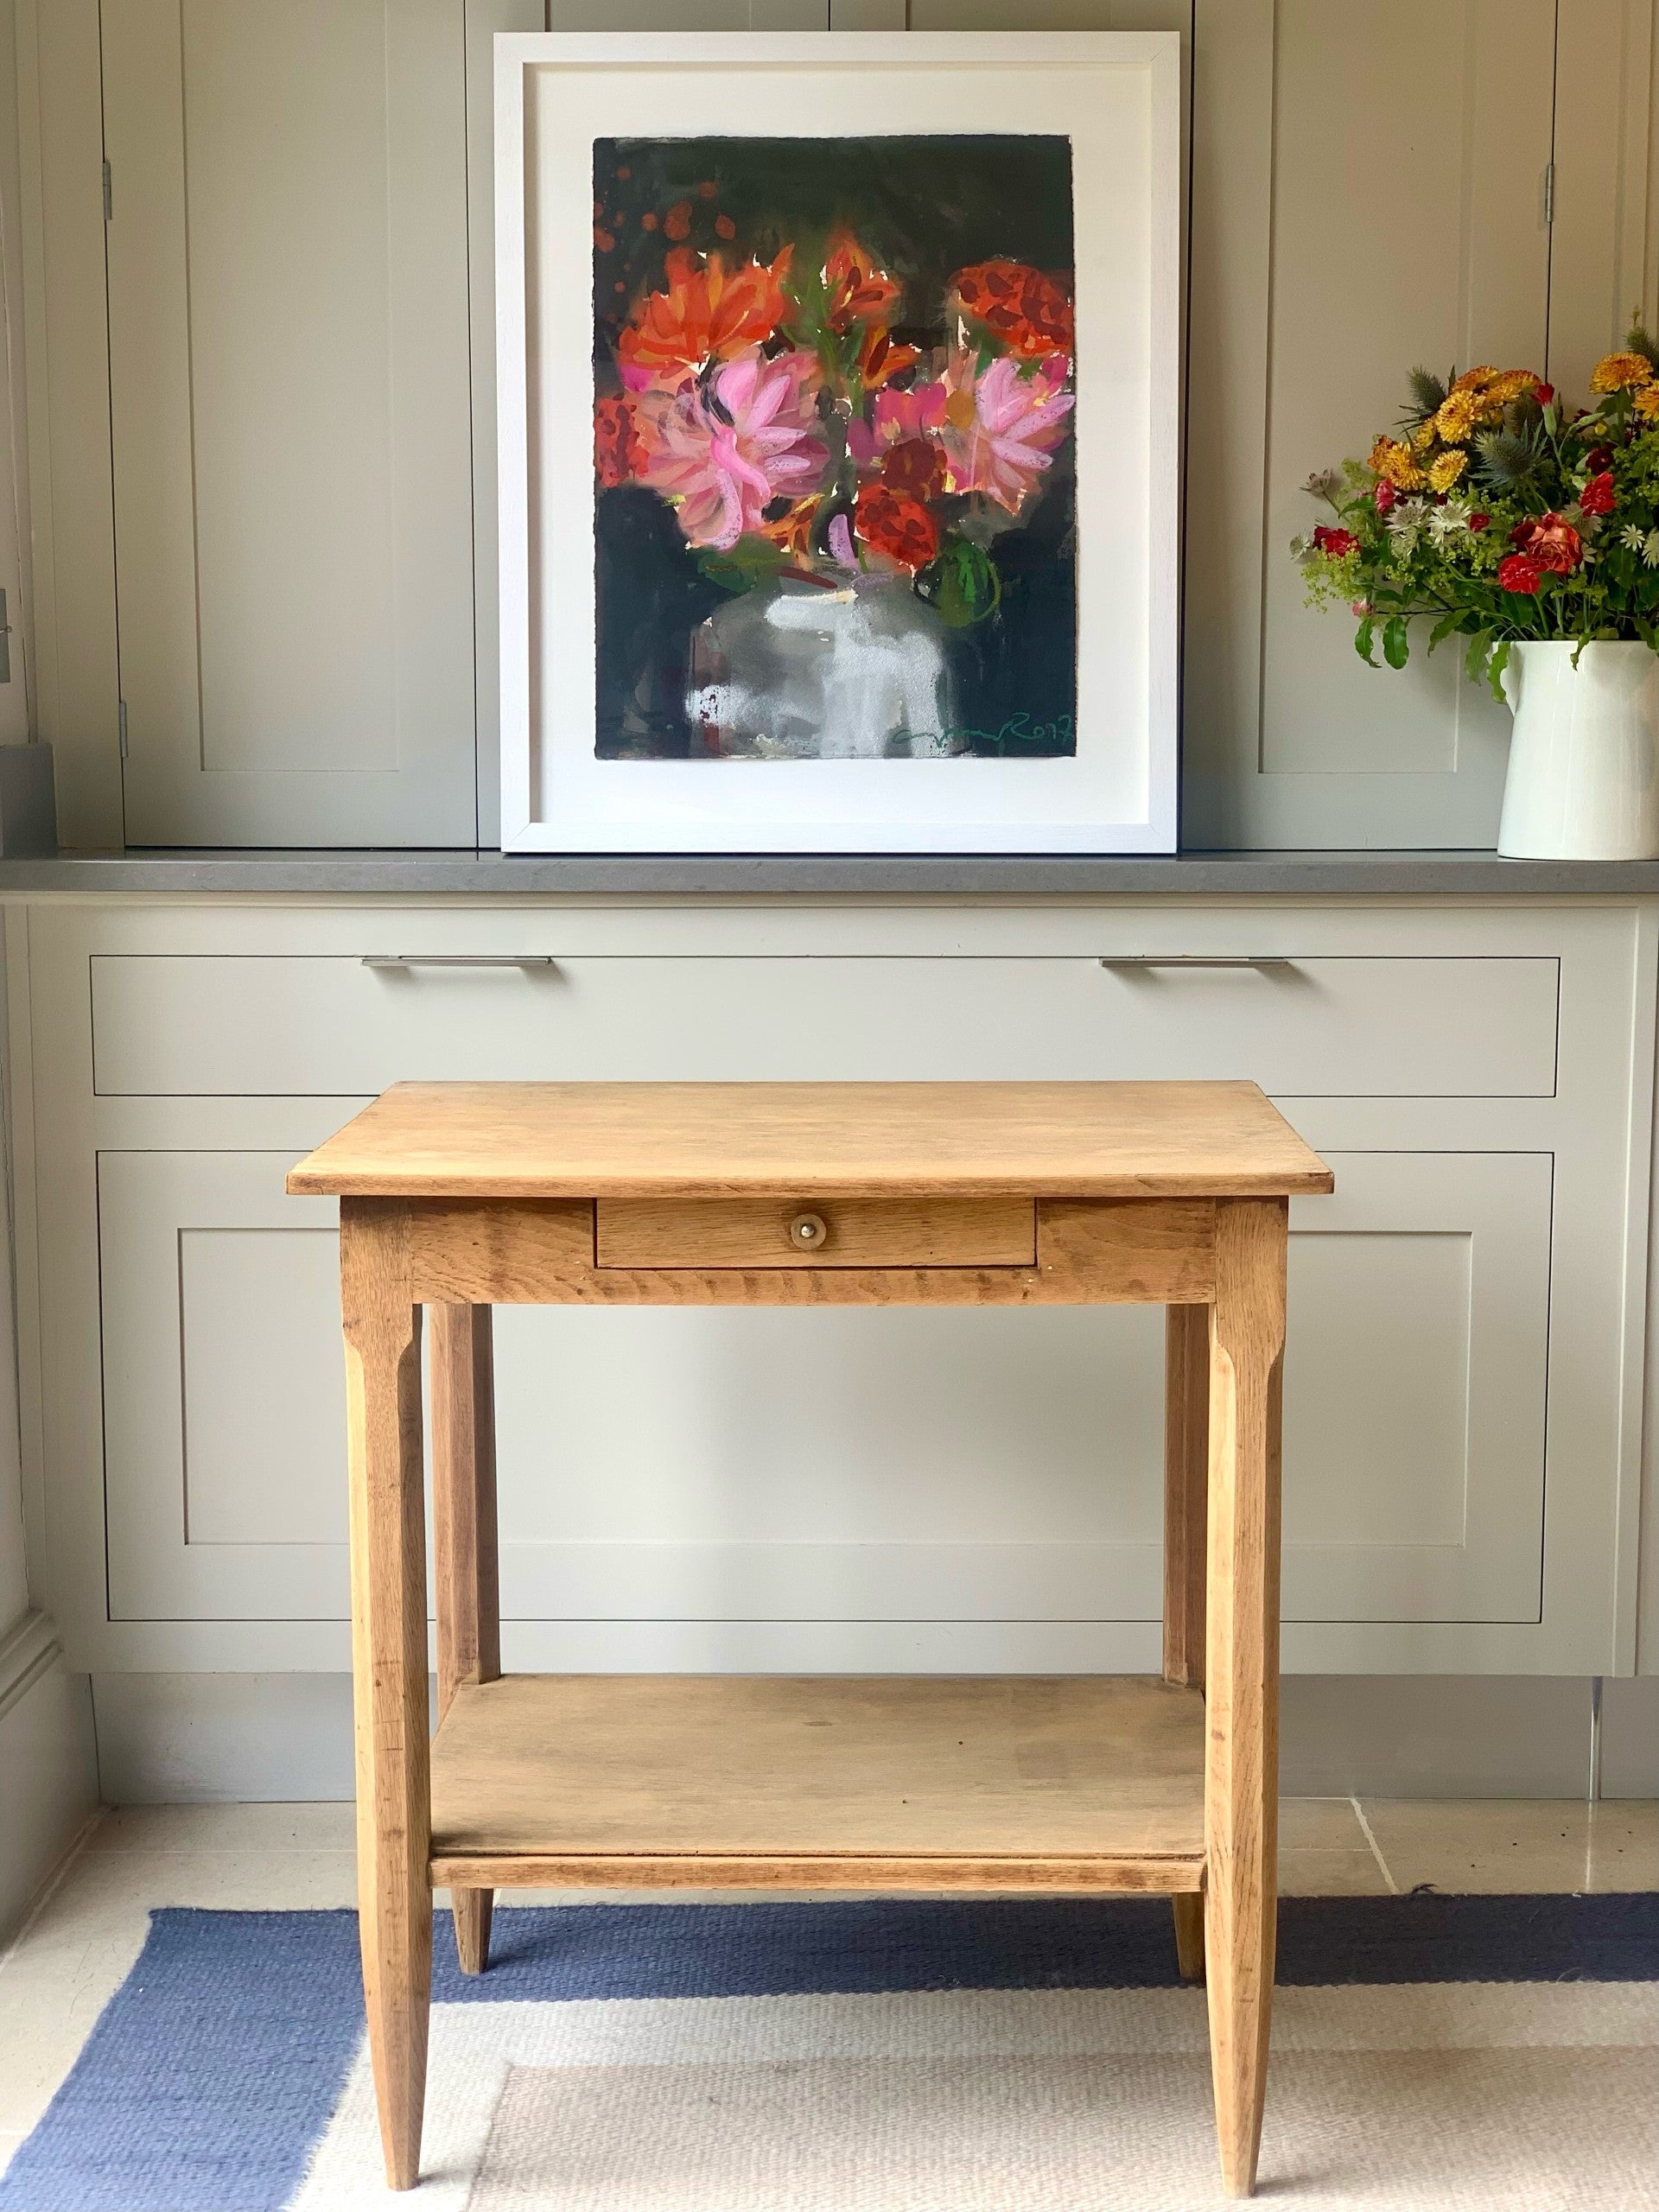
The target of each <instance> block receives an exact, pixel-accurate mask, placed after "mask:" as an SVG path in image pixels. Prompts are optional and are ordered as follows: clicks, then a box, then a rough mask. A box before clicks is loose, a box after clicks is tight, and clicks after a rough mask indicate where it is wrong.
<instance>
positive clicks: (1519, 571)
mask: <svg viewBox="0 0 1659 2212" xmlns="http://www.w3.org/2000/svg"><path fill="white" fill-rule="evenodd" d="M1543 581H1544V572H1543V570H1542V569H1541V568H1540V567H1539V565H1538V563H1537V562H1536V561H1535V560H1534V559H1533V557H1532V556H1531V555H1530V554H1529V553H1506V554H1505V555H1504V556H1503V559H1502V560H1501V561H1500V562H1499V563H1498V564H1497V588H1498V589H1499V590H1500V591H1523V592H1535V591H1536V590H1537V589H1538V588H1539V586H1540V585H1541V583H1542V582H1543Z"/></svg>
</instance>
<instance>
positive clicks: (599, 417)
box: [594, 392, 646, 490]
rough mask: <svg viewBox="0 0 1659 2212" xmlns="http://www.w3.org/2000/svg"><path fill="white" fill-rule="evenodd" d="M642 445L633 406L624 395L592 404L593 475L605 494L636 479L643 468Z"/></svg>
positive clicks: (643, 446) (643, 454)
mask: <svg viewBox="0 0 1659 2212" xmlns="http://www.w3.org/2000/svg"><path fill="white" fill-rule="evenodd" d="M645 452H646V448H645V440H644V439H643V438H642V437H641V436H640V435H639V416H637V414H636V413H635V411H634V404H633V402H632V399H631V398H629V397H628V396H627V394H626V392H625V393H624V394H623V395H622V397H620V398H618V399H596V400H595V401H594V474H595V475H596V476H597V477H598V478H599V480H600V482H601V484H603V485H604V486H606V487H607V490H608V489H609V488H610V486H613V485H616V484H626V482H627V481H628V480H629V479H630V478H631V477H634V476H638V475H639V473H640V472H641V470H642V469H643V468H644V467H645Z"/></svg>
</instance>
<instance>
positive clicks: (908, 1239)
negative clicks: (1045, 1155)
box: [596, 1198, 1037, 1268]
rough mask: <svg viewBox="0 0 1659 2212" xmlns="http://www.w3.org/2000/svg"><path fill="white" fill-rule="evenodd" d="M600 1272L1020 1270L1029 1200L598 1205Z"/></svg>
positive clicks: (1028, 1252)
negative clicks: (615, 1269) (849, 1269)
mask: <svg viewBox="0 0 1659 2212" xmlns="http://www.w3.org/2000/svg"><path fill="white" fill-rule="evenodd" d="M596 1211H597V1230H596V1252H597V1256H598V1261H599V1264H600V1266H601V1268H801V1267H806V1268H996V1267H1005V1268H1018V1267H1027V1268H1028V1267H1030V1266H1032V1265H1033V1262H1035V1259H1036V1256H1037V1209H1036V1205H1035V1204H1034V1203H1033V1200H1032V1199H1030V1198H974V1199H962V1198H905V1199H893V1198H836V1199H810V1200H806V1199H803V1200H802V1201H800V1202H799V1203H798V1204H791V1202H790V1201H789V1200H788V1199H785V1198H675V1199H657V1198H601V1199H600V1201H599V1203H598V1206H597V1209H596Z"/></svg>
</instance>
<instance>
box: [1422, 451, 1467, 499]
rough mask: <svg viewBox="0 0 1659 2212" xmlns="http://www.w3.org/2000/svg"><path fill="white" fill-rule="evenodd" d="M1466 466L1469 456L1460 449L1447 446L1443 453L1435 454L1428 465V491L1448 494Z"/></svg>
mask: <svg viewBox="0 0 1659 2212" xmlns="http://www.w3.org/2000/svg"><path fill="white" fill-rule="evenodd" d="M1468 466H1469V456H1468V454H1466V453H1465V452H1464V451H1463V450H1462V448H1460V447H1458V446H1448V447H1447V448H1446V451H1445V452H1444V453H1440V454H1435V456H1434V458H1433V461H1430V463H1429V465H1428V486H1429V489H1430V491H1432V492H1449V491H1450V490H1451V489H1452V486H1453V485H1454V484H1455V483H1456V482H1457V480H1458V479H1459V476H1461V475H1462V474H1463V472H1464V470H1465V468H1467V467H1468Z"/></svg>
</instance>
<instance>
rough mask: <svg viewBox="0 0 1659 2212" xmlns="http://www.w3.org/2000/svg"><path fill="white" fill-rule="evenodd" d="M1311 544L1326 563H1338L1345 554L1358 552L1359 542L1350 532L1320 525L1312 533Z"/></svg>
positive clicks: (1323, 524)
mask: <svg viewBox="0 0 1659 2212" xmlns="http://www.w3.org/2000/svg"><path fill="white" fill-rule="evenodd" d="M1313 543H1314V544H1315V545H1316V546H1317V547H1318V548H1319V551H1320V552H1321V553H1323V554H1324V555H1325V558H1326V560H1328V561H1340V560H1341V559H1342V557H1343V556H1344V554H1345V553H1353V552H1357V550H1358V547H1359V540H1358V539H1357V537H1355V536H1354V533H1353V531H1351V530H1332V528H1331V527H1330V526H1329V525H1328V524H1325V523H1321V524H1319V528H1318V529H1317V530H1316V531H1314V533H1313Z"/></svg>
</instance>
